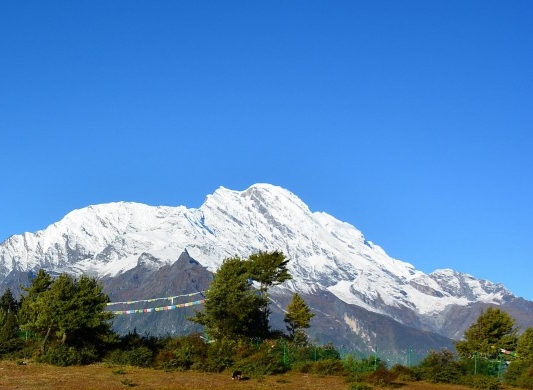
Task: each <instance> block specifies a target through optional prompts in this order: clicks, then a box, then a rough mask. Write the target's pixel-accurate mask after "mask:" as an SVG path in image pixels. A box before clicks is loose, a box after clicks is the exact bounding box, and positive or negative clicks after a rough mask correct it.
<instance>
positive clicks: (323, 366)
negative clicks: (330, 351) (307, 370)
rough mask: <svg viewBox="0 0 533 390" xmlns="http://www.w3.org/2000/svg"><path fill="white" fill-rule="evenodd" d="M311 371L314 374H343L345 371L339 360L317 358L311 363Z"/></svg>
mask: <svg viewBox="0 0 533 390" xmlns="http://www.w3.org/2000/svg"><path fill="white" fill-rule="evenodd" d="M311 373H313V374H316V375H345V374H346V371H345V370H344V366H343V364H342V362H341V361H340V360H337V359H325V360H318V361H316V362H314V363H313V364H312V365H311Z"/></svg>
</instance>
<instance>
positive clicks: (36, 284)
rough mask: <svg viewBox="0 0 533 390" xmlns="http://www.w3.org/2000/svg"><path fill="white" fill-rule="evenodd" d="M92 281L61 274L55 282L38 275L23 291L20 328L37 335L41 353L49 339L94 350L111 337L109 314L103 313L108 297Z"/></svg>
mask: <svg viewBox="0 0 533 390" xmlns="http://www.w3.org/2000/svg"><path fill="white" fill-rule="evenodd" d="M102 289H103V288H102V286H101V285H100V284H98V283H97V282H96V280H95V279H94V278H90V277H87V276H81V277H80V278H79V279H75V278H74V277H72V276H70V275H67V274H62V275H60V276H59V277H58V278H57V279H56V280H53V281H52V279H51V278H50V276H49V275H47V274H46V273H41V272H39V275H38V276H37V278H35V279H34V280H33V282H32V285H31V286H30V287H29V288H27V289H25V290H26V291H27V292H28V295H27V296H26V297H24V299H23V300H22V308H21V312H22V313H23V314H24V315H23V316H22V319H21V328H22V329H25V330H29V331H32V332H33V333H35V334H38V335H41V337H42V338H43V340H42V344H41V353H43V354H44V353H45V346H46V344H47V342H49V341H50V340H51V339H54V340H60V342H61V344H63V345H68V346H72V347H75V348H81V347H87V346H92V347H94V348H96V349H98V350H100V349H102V347H104V346H105V344H106V341H107V340H108V339H109V338H110V337H112V331H111V323H110V320H111V318H112V317H113V315H112V313H110V312H108V311H105V308H106V304H107V302H109V298H108V296H107V295H106V294H104V293H103V291H102Z"/></svg>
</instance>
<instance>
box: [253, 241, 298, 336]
mask: <svg viewBox="0 0 533 390" xmlns="http://www.w3.org/2000/svg"><path fill="white" fill-rule="evenodd" d="M288 263H289V260H288V259H286V258H285V255H284V254H283V253H282V252H280V251H273V252H263V251H259V252H258V253H254V254H252V255H250V257H249V258H248V261H247V262H246V266H247V268H248V271H249V273H250V278H252V279H253V280H254V281H256V282H258V283H259V293H260V294H261V297H262V298H263V306H262V307H261V313H262V315H261V324H260V325H259V326H260V328H261V329H262V337H263V338H264V337H267V336H268V334H269V332H270V326H269V317H270V309H269V308H268V303H269V297H268V289H269V288H270V287H272V286H276V285H279V284H281V283H283V282H285V281H286V280H290V279H292V276H291V275H290V273H289V270H288V269H287V265H288Z"/></svg>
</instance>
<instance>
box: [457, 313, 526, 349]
mask: <svg viewBox="0 0 533 390" xmlns="http://www.w3.org/2000/svg"><path fill="white" fill-rule="evenodd" d="M516 340H517V328H516V326H515V320H514V319H513V318H512V317H511V316H510V315H509V314H507V313H506V312H504V311H501V310H500V309H497V308H492V307H489V308H488V309H487V310H486V311H482V312H481V315H480V316H479V317H478V319H477V321H476V322H475V323H474V324H472V325H471V326H470V328H468V329H467V330H466V332H465V335H464V340H462V341H458V342H456V343H455V348H456V350H457V352H458V353H459V355H460V356H461V357H463V358H464V357H470V356H472V355H473V354H474V353H478V354H480V355H482V356H485V357H487V358H492V359H495V358H497V357H498V355H499V353H500V349H506V350H514V349H515V347H516Z"/></svg>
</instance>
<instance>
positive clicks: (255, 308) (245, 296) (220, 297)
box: [190, 257, 264, 340]
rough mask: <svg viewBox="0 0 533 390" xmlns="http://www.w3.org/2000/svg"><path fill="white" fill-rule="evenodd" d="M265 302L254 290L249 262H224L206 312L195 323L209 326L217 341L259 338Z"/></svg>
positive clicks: (212, 288) (207, 293)
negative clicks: (248, 266)
mask: <svg viewBox="0 0 533 390" xmlns="http://www.w3.org/2000/svg"><path fill="white" fill-rule="evenodd" d="M263 306H264V301H263V298H262V297H261V296H260V295H258V294H257V293H256V292H255V291H254V290H253V289H252V280H251V279H250V273H249V271H248V268H247V266H246V262H245V261H244V260H242V259H240V258H238V257H234V258H229V259H226V260H224V262H223V263H222V265H221V266H220V268H219V269H218V271H217V272H216V274H215V277H214V278H213V280H212V282H211V285H210V286H209V289H208V291H207V292H206V302H205V304H204V310H203V312H197V313H196V316H195V317H192V318H190V320H191V321H194V322H197V323H199V324H201V325H203V326H205V331H206V333H207V335H208V336H209V338H211V339H214V340H222V339H239V338H243V337H256V336H258V326H259V323H260V322H261V311H260V309H261V307H263Z"/></svg>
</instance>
